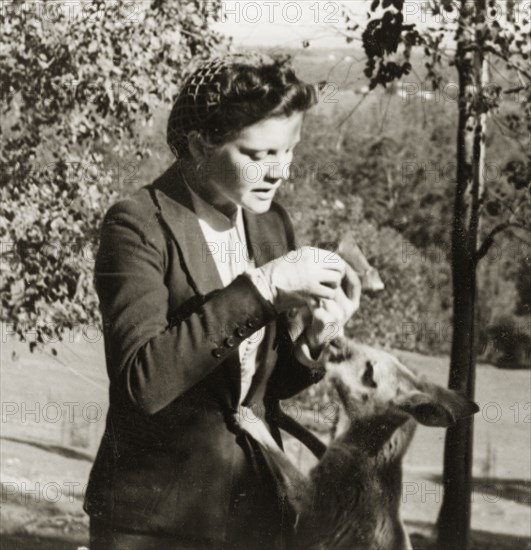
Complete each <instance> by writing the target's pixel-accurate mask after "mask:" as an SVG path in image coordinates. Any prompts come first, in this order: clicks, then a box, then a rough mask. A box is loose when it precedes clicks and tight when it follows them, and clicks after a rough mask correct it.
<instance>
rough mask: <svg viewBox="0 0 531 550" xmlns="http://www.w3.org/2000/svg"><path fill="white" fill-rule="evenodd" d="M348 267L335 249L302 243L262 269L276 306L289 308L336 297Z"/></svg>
mask: <svg viewBox="0 0 531 550" xmlns="http://www.w3.org/2000/svg"><path fill="white" fill-rule="evenodd" d="M346 268H347V264H346V263H345V261H344V260H343V259H342V258H341V257H340V256H338V255H337V254H335V253H334V252H329V251H328V250H323V249H320V248H315V247H310V246H303V247H302V248H298V249H297V250H293V251H291V252H290V253H288V254H286V255H285V256H282V257H280V258H277V259H276V260H272V261H270V262H268V263H267V264H265V265H264V266H262V267H261V268H260V269H261V270H262V272H263V274H264V275H265V276H266V278H267V280H268V283H269V284H270V286H271V288H272V291H273V294H274V306H275V308H276V309H277V311H286V310H288V309H290V308H292V307H297V306H301V305H304V304H307V303H309V302H311V301H312V299H313V300H314V301H315V300H320V299H329V300H334V299H335V295H336V290H337V289H338V288H339V287H340V285H341V282H342V280H343V278H344V277H345V272H346Z"/></svg>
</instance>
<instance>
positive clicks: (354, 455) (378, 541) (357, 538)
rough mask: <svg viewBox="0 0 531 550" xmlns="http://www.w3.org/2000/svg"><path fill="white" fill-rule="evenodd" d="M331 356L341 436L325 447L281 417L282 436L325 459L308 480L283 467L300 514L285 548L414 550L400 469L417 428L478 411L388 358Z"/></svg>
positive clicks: (346, 344) (358, 351) (347, 346)
mask: <svg viewBox="0 0 531 550" xmlns="http://www.w3.org/2000/svg"><path fill="white" fill-rule="evenodd" d="M328 353H329V356H328V358H327V359H326V371H327V373H326V378H328V380H329V382H330V383H331V384H332V385H333V387H334V388H335V390H336V391H337V395H338V397H339V400H340V401H341V404H342V406H343V408H344V411H345V413H346V417H347V425H346V428H345V429H344V431H343V432H342V433H341V434H340V435H339V437H338V438H337V439H335V440H334V441H332V442H331V444H330V445H329V447H328V448H326V447H325V446H324V444H323V443H322V442H320V441H319V440H318V439H317V438H316V437H315V436H314V435H313V434H311V433H310V432H309V431H306V433H302V432H301V430H303V431H304V430H305V429H304V428H302V427H301V426H299V425H295V424H296V423H295V422H294V421H293V420H292V419H291V418H290V417H288V416H287V415H282V413H281V414H280V416H281V422H280V425H281V427H282V428H283V429H285V430H286V431H287V432H289V433H292V435H296V436H297V437H298V438H299V439H301V440H303V441H304V443H306V444H307V446H308V447H309V448H311V449H312V451H313V452H314V454H316V455H322V456H321V458H320V461H319V463H318V464H317V465H316V466H315V467H314V468H313V469H312V470H311V471H310V474H309V476H308V477H305V476H303V475H302V474H301V473H300V472H298V471H296V468H295V467H294V465H293V464H292V463H290V464H286V462H287V461H286V460H285V459H284V458H283V457H281V458H280V460H278V463H279V467H280V468H281V469H282V470H283V471H284V472H286V477H287V478H289V481H288V482H287V483H286V490H285V498H286V499H287V500H289V501H290V503H291V505H292V506H293V507H294V508H295V509H296V512H297V521H296V526H295V527H296V534H295V538H294V540H292V541H290V542H289V543H288V544H287V547H288V548H289V549H290V550H292V549H293V550H343V549H344V550H410V549H411V548H412V546H411V542H410V540H409V537H408V534H407V532H406V529H405V527H404V524H403V522H402V520H401V518H400V498H401V489H402V487H401V484H402V466H401V462H402V457H403V456H404V454H405V452H406V450H407V448H408V446H409V444H410V442H411V439H412V437H413V434H414V432H415V427H416V424H417V422H420V423H421V424H424V425H426V426H442V427H446V426H448V425H450V424H452V423H453V422H455V421H457V420H459V419H460V418H464V417H466V416H469V415H472V414H474V413H476V412H477V411H478V410H479V409H478V406H477V405H476V404H475V403H473V402H471V401H468V400H467V399H465V398H464V397H462V396H461V395H460V394H458V393H457V392H455V391H452V390H448V389H446V388H443V387H441V386H437V385H435V384H432V383H430V382H428V381H426V380H424V379H422V378H420V377H418V376H417V375H416V374H415V373H414V372H413V371H412V370H410V369H408V368H407V367H406V366H404V365H403V364H402V363H400V361H398V359H397V358H396V357H394V356H393V355H391V354H389V353H387V352H385V351H382V350H379V349H375V348H371V347H369V346H367V345H363V344H359V343H357V342H354V341H352V340H347V339H343V338H342V339H340V340H335V341H334V342H332V345H331V346H330V350H329V352H328ZM276 454H277V455H279V456H280V455H283V453H282V452H280V453H276ZM285 456H286V455H284V457H285ZM277 458H278V457H277Z"/></svg>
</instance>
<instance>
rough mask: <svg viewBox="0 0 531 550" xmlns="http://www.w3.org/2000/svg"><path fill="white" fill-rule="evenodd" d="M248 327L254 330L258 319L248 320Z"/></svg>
mask: <svg viewBox="0 0 531 550" xmlns="http://www.w3.org/2000/svg"><path fill="white" fill-rule="evenodd" d="M247 326H248V327H249V328H254V327H255V326H256V319H247Z"/></svg>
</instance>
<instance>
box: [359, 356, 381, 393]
mask: <svg viewBox="0 0 531 550" xmlns="http://www.w3.org/2000/svg"><path fill="white" fill-rule="evenodd" d="M361 382H362V384H363V385H364V386H367V387H368V388H377V387H378V384H377V383H376V382H375V381H374V364H373V362H372V361H367V362H366V363H365V371H364V372H363V376H362V377H361Z"/></svg>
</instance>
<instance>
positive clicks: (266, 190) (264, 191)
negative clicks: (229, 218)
mask: <svg viewBox="0 0 531 550" xmlns="http://www.w3.org/2000/svg"><path fill="white" fill-rule="evenodd" d="M302 119H303V113H294V114H292V115H291V116H289V117H275V118H269V119H266V120H262V121H260V122H257V123H255V124H253V125H251V126H248V127H246V128H244V129H243V130H242V131H241V132H240V133H239V134H238V136H237V137H236V138H234V139H233V140H232V141H229V142H227V143H224V144H223V145H219V146H216V147H211V148H209V149H208V151H207V153H205V156H204V158H203V165H202V167H201V172H200V176H201V178H200V179H201V180H202V184H201V187H202V190H203V191H204V195H205V198H206V199H207V200H208V201H209V202H210V203H211V204H213V205H214V206H215V207H216V208H218V210H220V211H221V212H224V213H225V214H227V215H231V214H232V213H233V212H234V211H235V209H236V205H240V206H242V207H243V208H245V209H246V210H248V211H250V212H253V213H255V214H262V213H264V212H267V211H268V210H269V208H270V207H271V202H272V200H273V197H274V196H275V193H276V191H277V189H278V188H279V187H280V184H281V183H282V181H283V180H285V179H287V178H288V177H289V164H290V163H291V161H292V159H293V149H294V148H295V145H296V144H297V143H298V142H299V141H300V134H301V126H302Z"/></svg>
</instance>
